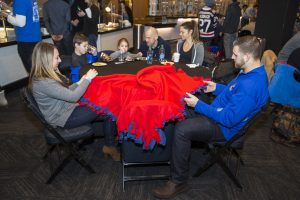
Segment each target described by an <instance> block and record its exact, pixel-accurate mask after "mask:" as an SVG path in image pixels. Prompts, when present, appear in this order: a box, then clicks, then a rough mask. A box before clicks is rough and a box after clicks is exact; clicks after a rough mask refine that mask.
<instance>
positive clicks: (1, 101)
mask: <svg viewBox="0 0 300 200" xmlns="http://www.w3.org/2000/svg"><path fill="white" fill-rule="evenodd" d="M7 104H8V103H7V100H6V98H5V94H4V90H1V91H0V106H7Z"/></svg>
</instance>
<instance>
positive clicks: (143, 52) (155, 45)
mask: <svg viewBox="0 0 300 200" xmlns="http://www.w3.org/2000/svg"><path fill="white" fill-rule="evenodd" d="M162 47H163V48H164V49H165V59H168V60H169V59H171V47H170V45H169V44H168V42H166V41H165V40H164V39H162V38H161V37H160V36H158V32H157V30H156V29H155V28H154V27H150V28H148V29H147V30H146V31H145V41H143V42H142V44H141V46H140V49H139V53H138V54H139V55H140V56H143V57H147V51H148V50H149V48H151V49H152V51H153V58H156V59H159V51H160V48H162Z"/></svg>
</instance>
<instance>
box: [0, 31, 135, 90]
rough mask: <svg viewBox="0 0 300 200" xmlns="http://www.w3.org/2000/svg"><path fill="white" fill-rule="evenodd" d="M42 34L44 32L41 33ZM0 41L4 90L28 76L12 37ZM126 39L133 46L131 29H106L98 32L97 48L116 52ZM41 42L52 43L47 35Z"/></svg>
mask: <svg viewBox="0 0 300 200" xmlns="http://www.w3.org/2000/svg"><path fill="white" fill-rule="evenodd" d="M43 34H44V32H43ZM10 36H11V37H8V39H2V40H0V86H2V87H4V88H6V87H7V86H9V85H11V84H15V83H17V82H19V81H23V80H24V79H26V78H27V77H28V74H27V72H26V70H25V68H24V66H23V64H22V61H21V59H20V57H19V55H18V51H17V42H16V41H15V39H14V37H13V35H10ZM123 37H124V38H127V39H128V41H129V44H130V47H132V45H133V28H132V27H125V28H107V29H106V30H105V29H104V30H100V31H99V32H98V41H97V48H98V51H101V50H117V42H118V40H119V39H120V38H123ZM43 41H44V42H49V43H53V42H52V40H51V38H50V36H49V35H45V34H44V35H43Z"/></svg>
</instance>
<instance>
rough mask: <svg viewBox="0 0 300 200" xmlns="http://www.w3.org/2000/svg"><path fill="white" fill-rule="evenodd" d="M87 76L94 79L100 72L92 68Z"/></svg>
mask: <svg viewBox="0 0 300 200" xmlns="http://www.w3.org/2000/svg"><path fill="white" fill-rule="evenodd" d="M85 75H86V78H88V79H91V80H92V79H93V78H95V77H96V76H97V75H98V72H97V71H96V70H95V69H90V70H89V71H88V72H87V73H86V74H85Z"/></svg>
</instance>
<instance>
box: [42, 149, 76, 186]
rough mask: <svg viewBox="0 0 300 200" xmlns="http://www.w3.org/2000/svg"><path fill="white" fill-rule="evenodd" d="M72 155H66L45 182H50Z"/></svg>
mask: <svg viewBox="0 0 300 200" xmlns="http://www.w3.org/2000/svg"><path fill="white" fill-rule="evenodd" d="M71 157H72V155H71V154H70V155H68V156H67V157H66V158H65V159H64V160H63V161H62V162H61V163H60V164H59V166H58V167H57V168H56V170H55V171H54V172H53V173H52V174H51V176H50V178H49V179H48V180H47V182H46V183H47V184H50V183H51V182H52V181H53V180H54V178H55V177H56V176H57V174H58V173H59V172H61V170H63V168H64V167H65V166H66V165H67V164H68V163H69V162H70V160H71Z"/></svg>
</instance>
